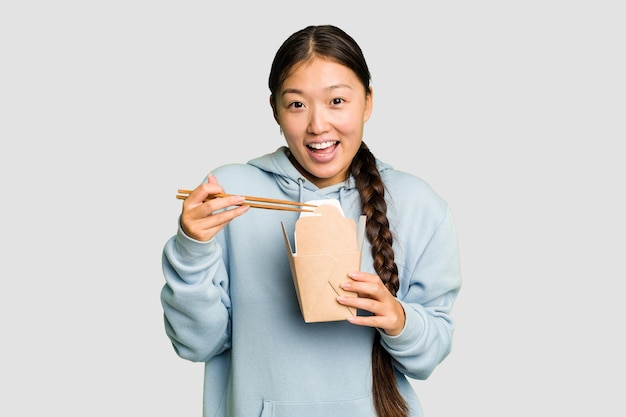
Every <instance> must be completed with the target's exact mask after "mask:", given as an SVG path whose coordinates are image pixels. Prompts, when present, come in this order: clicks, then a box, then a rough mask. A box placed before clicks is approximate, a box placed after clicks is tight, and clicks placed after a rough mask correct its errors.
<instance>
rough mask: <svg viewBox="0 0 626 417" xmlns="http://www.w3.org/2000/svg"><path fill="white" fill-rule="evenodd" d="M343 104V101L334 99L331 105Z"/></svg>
mask: <svg viewBox="0 0 626 417" xmlns="http://www.w3.org/2000/svg"><path fill="white" fill-rule="evenodd" d="M341 103H343V99H342V98H334V99H333V104H341Z"/></svg>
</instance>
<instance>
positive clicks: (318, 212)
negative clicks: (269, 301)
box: [281, 204, 365, 323]
mask: <svg viewBox="0 0 626 417" xmlns="http://www.w3.org/2000/svg"><path fill="white" fill-rule="evenodd" d="M281 225H282V229H283V236H284V238H285V246H286V249H287V255H288V257H289V264H290V266H291V274H292V277H293V282H294V285H295V288H296V293H297V295H298V302H299V304H300V310H301V312H302V316H303V318H304V321H305V322H307V323H312V322H322V321H338V320H346V319H347V318H349V317H351V316H355V315H356V309H355V308H351V307H346V306H343V305H341V304H339V303H338V302H337V296H338V295H349V296H356V293H354V292H350V291H345V290H343V289H342V288H341V287H340V284H341V283H342V282H345V281H346V280H348V279H349V278H348V272H351V271H358V270H360V269H361V250H362V248H363V238H364V235H365V216H361V218H360V219H359V224H358V227H357V224H356V223H355V222H354V220H352V219H348V218H345V217H344V215H343V213H342V212H341V209H340V208H338V207H335V206H334V205H330V204H321V205H319V206H318V207H317V208H316V209H315V211H314V212H313V213H311V214H306V215H304V216H302V217H300V218H299V219H298V220H297V221H296V228H295V233H294V240H295V250H293V251H292V247H291V244H290V241H289V237H288V236H287V231H286V230H285V225H284V224H282V223H281Z"/></svg>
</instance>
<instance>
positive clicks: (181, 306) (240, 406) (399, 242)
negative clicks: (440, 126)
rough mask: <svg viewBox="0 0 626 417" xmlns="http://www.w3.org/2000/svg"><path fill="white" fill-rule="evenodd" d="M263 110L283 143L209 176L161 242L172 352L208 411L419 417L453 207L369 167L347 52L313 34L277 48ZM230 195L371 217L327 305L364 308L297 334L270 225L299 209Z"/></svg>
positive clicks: (366, 105) (225, 415)
mask: <svg viewBox="0 0 626 417" xmlns="http://www.w3.org/2000/svg"><path fill="white" fill-rule="evenodd" d="M269 89H270V92H271V95H270V105H271V107H272V109H273V112H274V118H275V119H276V122H277V123H278V124H279V126H280V129H281V131H282V132H283V134H284V137H285V140H286V142H287V146H283V147H280V148H279V149H277V150H276V151H275V152H273V153H270V154H267V155H264V156H261V157H259V158H257V159H254V160H252V161H250V162H248V163H247V164H230V165H224V166H222V167H219V168H217V169H214V170H213V171H212V173H211V174H210V175H208V176H207V178H206V179H205V181H203V182H202V184H201V185H200V186H198V187H197V188H196V189H195V190H193V191H192V192H191V193H190V195H189V196H188V198H187V199H186V200H185V201H184V202H183V208H182V214H181V216H180V219H179V226H178V232H177V233H176V235H175V236H173V237H172V238H171V239H170V240H169V241H168V242H167V243H166V245H165V248H164V252H163V272H164V276H165V281H166V283H165V286H164V287H163V291H162V295H161V299H162V304H163V309H164V313H165V329H166V332H167V335H168V336H169V338H170V339H171V341H172V344H173V347H174V349H175V351H176V353H177V354H178V355H179V356H180V357H182V358H184V359H187V360H190V361H196V362H204V363H205V379H204V415H205V416H211V417H214V416H222V417H231V416H233V417H234V416H238V417H239V416H243V417H254V416H264V417H267V416H274V417H295V416H297V417H309V416H311V417H312V416H315V417H321V416H323V417H333V416H342V417H344V416H359V417H373V416H378V417H395V416H421V415H422V409H421V407H420V403H419V401H418V398H417V396H416V394H415V392H414V390H413V389H412V387H411V385H410V383H409V381H408V379H407V377H409V378H414V379H425V378H427V377H428V376H429V375H430V374H431V372H432V371H433V370H434V368H435V367H436V366H437V365H438V364H439V363H440V362H441V361H442V360H443V359H444V358H445V357H446V356H447V355H448V354H449V352H450V350H451V344H452V334H453V330H454V324H453V321H452V319H451V317H450V312H451V309H452V306H453V303H454V300H455V298H456V296H457V294H458V291H459V289H460V285H461V279H460V270H459V258H458V250H457V242H456V236H455V231H454V224H453V220H452V218H451V215H450V211H449V208H448V206H447V204H446V203H445V201H443V200H442V199H441V198H440V197H439V196H438V195H437V194H436V193H435V192H434V191H433V190H432V189H431V188H430V187H429V186H428V185H427V184H426V183H425V182H424V181H422V180H421V179H419V178H417V177H415V176H413V175H410V174H408V173H404V172H400V171H397V170H395V169H393V168H392V167H391V166H390V165H388V164H385V163H383V162H382V161H380V160H377V159H376V158H375V157H374V156H373V155H372V153H371V152H370V151H369V149H368V147H367V146H366V145H365V143H364V142H363V127H364V124H365V123H366V122H367V120H368V119H369V117H370V114H371V112H372V102H373V91H372V88H371V86H370V73H369V69H368V67H367V64H366V62H365V59H364V57H363V54H362V51H361V49H360V47H359V46H358V44H357V43H356V42H355V41H354V40H353V39H352V38H351V37H350V36H349V35H348V34H346V33H345V32H344V31H342V30H341V29H339V28H337V27H334V26H329V25H325V26H309V27H307V28H304V29H302V30H300V31H298V32H296V33H294V34H293V35H291V36H290V37H289V38H288V39H287V40H286V41H285V42H284V43H283V45H282V46H281V47H280V48H279V50H278V52H277V54H276V56H275V58H274V61H273V64H272V68H271V72H270V76H269ZM223 192H228V193H231V194H236V195H241V196H243V195H255V196H263V197H268V198H276V199H282V200H296V201H301V202H305V201H310V200H320V199H335V200H338V201H339V203H340V205H341V208H342V210H343V213H344V215H345V216H346V217H348V218H352V219H354V220H355V221H357V220H358V218H359V217H360V216H361V215H365V216H366V218H367V223H366V237H367V239H366V240H367V241H366V243H365V245H364V248H363V254H362V263H361V270H360V271H353V272H351V273H349V274H348V275H347V276H346V277H345V282H344V283H343V288H344V289H345V290H348V291H351V292H353V293H356V294H358V297H357V296H354V297H346V296H343V297H338V298H337V302H338V303H340V304H343V305H345V306H349V307H354V308H356V309H358V310H357V311H359V312H360V313H359V314H358V315H357V316H355V317H353V318H350V319H348V320H345V321H344V320H341V321H331V322H318V323H305V322H304V320H303V318H302V314H301V312H300V309H299V304H298V299H297V296H296V292H295V289H294V284H293V280H292V275H291V271H290V266H289V261H288V257H287V253H286V250H285V242H284V239H283V235H282V229H281V226H280V224H281V223H283V224H284V225H285V227H286V229H287V231H288V233H290V234H291V235H292V236H293V231H294V227H295V222H296V220H297V219H298V217H299V214H298V213H292V212H286V211H275V210H257V209H250V207H249V206H247V205H240V204H241V203H242V202H243V197H224V198H213V199H209V198H208V197H209V196H211V195H214V194H217V193H223Z"/></svg>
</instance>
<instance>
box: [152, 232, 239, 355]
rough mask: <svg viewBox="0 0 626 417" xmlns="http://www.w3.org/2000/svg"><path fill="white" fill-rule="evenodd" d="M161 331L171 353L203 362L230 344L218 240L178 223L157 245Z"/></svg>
mask: <svg viewBox="0 0 626 417" xmlns="http://www.w3.org/2000/svg"><path fill="white" fill-rule="evenodd" d="M162 267H163V274H164V277H165V285H164V286H163V289H162V291H161V304H162V306H163V312H164V322H165V331H166V334H167V336H168V337H169V339H170V340H171V342H172V345H173V347H174V350H175V351H176V353H177V354H178V355H179V356H180V357H181V358H184V359H188V360H190V361H194V362H204V361H207V360H209V359H210V358H212V357H213V356H215V355H217V354H219V353H221V352H223V351H224V350H226V349H228V348H229V347H230V299H229V295H228V279H227V274H226V269H225V267H224V262H223V260H222V250H221V246H220V245H219V244H217V242H216V241H215V239H212V240H210V241H208V242H200V241H197V240H194V239H191V238H190V237H188V236H186V235H185V234H184V232H183V231H182V229H181V228H180V225H179V228H178V232H177V234H176V235H175V236H173V237H172V238H170V239H169V240H168V241H167V242H166V244H165V247H164V249H163V255H162Z"/></svg>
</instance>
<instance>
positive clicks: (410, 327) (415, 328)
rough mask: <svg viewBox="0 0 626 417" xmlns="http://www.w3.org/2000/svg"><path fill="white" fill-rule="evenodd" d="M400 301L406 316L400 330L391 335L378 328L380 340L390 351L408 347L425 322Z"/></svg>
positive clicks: (420, 333) (421, 332)
mask: <svg viewBox="0 0 626 417" xmlns="http://www.w3.org/2000/svg"><path fill="white" fill-rule="evenodd" d="M400 303H401V304H402V308H404V314H405V317H406V318H405V322H404V328H403V329H402V331H401V332H400V333H398V334H397V335H395V336H391V335H388V334H387V333H385V332H384V331H382V330H379V332H380V336H381V340H382V342H383V343H384V345H385V346H386V347H387V349H388V350H390V351H404V350H408V349H410V348H411V347H412V346H414V345H415V341H416V340H419V339H420V337H421V336H422V334H423V332H424V325H425V323H424V320H423V319H422V316H420V314H419V313H418V312H417V311H415V310H414V309H412V308H410V307H409V306H407V305H406V304H404V303H403V302H402V301H400Z"/></svg>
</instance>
